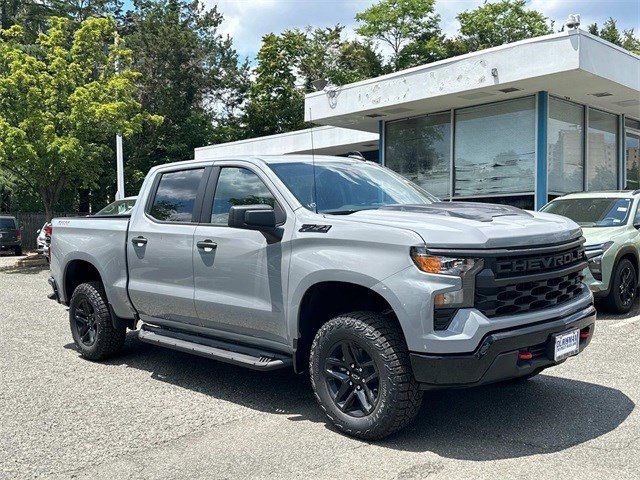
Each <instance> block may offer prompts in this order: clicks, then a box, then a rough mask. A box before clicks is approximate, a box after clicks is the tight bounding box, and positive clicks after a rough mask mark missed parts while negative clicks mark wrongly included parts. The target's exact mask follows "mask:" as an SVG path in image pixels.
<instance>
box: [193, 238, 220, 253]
mask: <svg viewBox="0 0 640 480" xmlns="http://www.w3.org/2000/svg"><path fill="white" fill-rule="evenodd" d="M196 245H197V246H198V248H199V249H201V250H204V251H205V252H207V253H209V252H213V251H214V250H215V249H216V248H218V244H217V243H216V242H214V241H213V240H203V241H202V242H198V243H196Z"/></svg>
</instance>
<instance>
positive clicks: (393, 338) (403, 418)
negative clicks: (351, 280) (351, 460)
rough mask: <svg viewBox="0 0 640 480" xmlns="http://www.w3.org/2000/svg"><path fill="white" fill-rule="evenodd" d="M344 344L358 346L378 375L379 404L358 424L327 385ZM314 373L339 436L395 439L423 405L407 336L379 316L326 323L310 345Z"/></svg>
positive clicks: (351, 315)
mask: <svg viewBox="0 0 640 480" xmlns="http://www.w3.org/2000/svg"><path fill="white" fill-rule="evenodd" d="M344 341H349V342H354V343H356V344H357V346H358V347H359V348H361V349H362V350H364V351H365V352H366V354H368V357H369V358H371V360H373V361H374V362H375V365H376V366H377V369H378V375H379V386H378V389H377V394H378V397H377V401H376V402H375V405H374V407H373V410H371V412H370V413H369V414H367V415H365V416H361V417H357V418H356V417H353V416H350V415H349V414H347V413H344V412H343V411H342V410H340V408H338V406H337V405H336V402H334V400H333V398H332V397H331V394H330V392H329V387H328V385H327V380H326V379H325V368H326V367H325V365H326V364H325V362H326V360H327V357H328V356H329V355H330V353H331V351H332V349H334V348H335V346H336V345H337V344H340V342H344ZM309 371H310V376H311V384H312V386H313V391H314V393H315V396H316V399H317V401H318V403H319V404H320V407H321V408H322V410H323V411H324V412H325V414H326V415H327V416H328V417H329V419H330V420H331V422H332V423H333V424H334V425H335V426H336V427H337V428H338V429H339V430H341V431H342V432H344V433H346V434H348V435H351V436H354V437H358V438H362V439H366V440H378V439H381V438H384V437H386V436H388V435H391V434H393V433H395V432H397V431H398V430H400V429H402V428H403V427H405V426H406V425H407V424H408V423H409V422H411V421H412V420H413V419H414V417H415V416H416V414H417V413H418V410H419V409H420V405H421V403H422V391H421V390H420V389H419V388H418V384H417V382H416V381H415V378H414V376H413V372H412V370H411V363H410V360H409V352H408V349H407V344H406V342H405V340H404V337H403V335H402V331H401V330H400V328H399V326H398V325H397V324H396V323H395V322H394V321H392V320H390V319H389V318H386V317H384V316H383V315H380V314H377V313H373V312H352V313H347V314H343V315H339V316H337V317H335V318H333V319H331V320H329V321H328V322H327V323H325V324H324V325H323V326H322V327H321V328H320V329H319V330H318V332H317V334H316V336H315V338H314V340H313V344H312V345H311V354H310V358H309Z"/></svg>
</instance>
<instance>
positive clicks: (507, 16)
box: [451, 0, 553, 52]
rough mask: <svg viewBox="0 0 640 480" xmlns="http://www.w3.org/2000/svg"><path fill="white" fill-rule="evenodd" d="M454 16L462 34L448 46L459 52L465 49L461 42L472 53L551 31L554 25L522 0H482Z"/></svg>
mask: <svg viewBox="0 0 640 480" xmlns="http://www.w3.org/2000/svg"><path fill="white" fill-rule="evenodd" d="M457 19H458V21H459V22H460V33H461V36H460V37H458V38H457V39H456V40H457V42H458V43H457V44H453V45H451V47H453V48H454V49H457V50H458V51H459V50H460V49H461V48H462V49H464V48H463V47H461V44H462V45H466V50H467V51H469V52H474V51H477V50H482V49H484V48H490V47H497V46H499V45H503V44H505V43H511V42H517V41H518V40H524V39H526V38H532V37H538V36H540V35H547V34H549V33H553V24H552V23H551V22H549V20H548V19H547V17H545V16H544V15H543V14H542V13H540V12H537V11H535V10H527V9H526V2H525V0H500V1H497V2H491V3H489V2H487V1H485V3H484V4H483V5H481V6H480V7H478V8H476V9H475V10H471V11H465V12H462V13H460V14H458V16H457Z"/></svg>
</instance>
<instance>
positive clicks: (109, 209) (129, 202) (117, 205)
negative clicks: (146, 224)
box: [95, 198, 136, 217]
mask: <svg viewBox="0 0 640 480" xmlns="http://www.w3.org/2000/svg"><path fill="white" fill-rule="evenodd" d="M135 204H136V199H135V198H126V199H124V200H116V201H115V202H113V203H110V204H109V205H107V206H106V207H104V208H103V209H102V210H100V211H99V212H98V213H96V214H95V216H96V217H108V216H112V215H129V213H131V209H132V208H133V206H134V205H135Z"/></svg>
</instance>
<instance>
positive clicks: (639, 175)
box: [624, 130, 640, 190]
mask: <svg viewBox="0 0 640 480" xmlns="http://www.w3.org/2000/svg"><path fill="white" fill-rule="evenodd" d="M624 144H625V160H626V163H625V164H626V166H627V167H626V168H627V186H626V188H628V189H629V190H637V189H639V188H640V130H639V131H638V133H632V132H627V134H626V138H625V142H624Z"/></svg>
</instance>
